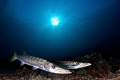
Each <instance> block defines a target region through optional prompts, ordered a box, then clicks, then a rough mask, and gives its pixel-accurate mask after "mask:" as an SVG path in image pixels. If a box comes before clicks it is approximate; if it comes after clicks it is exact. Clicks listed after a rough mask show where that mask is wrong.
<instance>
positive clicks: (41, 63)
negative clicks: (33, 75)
mask: <svg viewBox="0 0 120 80" xmlns="http://www.w3.org/2000/svg"><path fill="white" fill-rule="evenodd" d="M15 59H18V60H19V61H21V66H22V65H24V64H27V65H30V66H33V70H35V69H38V68H39V69H42V70H44V71H47V72H51V73H56V74H71V73H72V72H71V71H69V70H66V69H64V68H61V67H59V66H57V65H55V64H53V63H51V62H49V61H47V60H44V59H41V58H36V57H33V56H29V55H26V53H25V52H24V55H17V54H16V52H15V51H14V56H13V57H12V58H11V60H10V61H14V60H15Z"/></svg>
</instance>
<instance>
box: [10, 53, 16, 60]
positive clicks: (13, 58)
mask: <svg viewBox="0 0 120 80" xmlns="http://www.w3.org/2000/svg"><path fill="white" fill-rule="evenodd" d="M16 55H17V53H16V52H15V51H14V56H13V57H12V58H11V60H10V62H12V61H14V60H15V57H16Z"/></svg>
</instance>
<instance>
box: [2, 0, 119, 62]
mask: <svg viewBox="0 0 120 80" xmlns="http://www.w3.org/2000/svg"><path fill="white" fill-rule="evenodd" d="M54 15H55V16H58V17H59V19H60V23H59V25H58V26H53V25H52V24H51V21H50V20H51V17H53V16H54ZM14 50H15V51H16V52H17V54H22V53H23V51H26V53H27V54H28V55H31V56H36V57H40V58H44V59H47V60H72V59H73V58H75V57H76V56H81V55H85V54H90V53H91V52H96V51H97V52H102V53H104V54H106V55H110V54H120V1H119V0H0V56H1V57H4V58H6V59H10V58H11V57H12V56H13V54H14V53H13V52H14Z"/></svg>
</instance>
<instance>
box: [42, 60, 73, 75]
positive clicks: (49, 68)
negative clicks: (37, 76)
mask: <svg viewBox="0 0 120 80" xmlns="http://www.w3.org/2000/svg"><path fill="white" fill-rule="evenodd" d="M44 68H45V69H46V70H47V71H49V72H51V73H56V74H71V73H72V72H70V71H69V70H66V69H63V68H60V67H58V66H57V65H55V64H52V63H48V62H47V63H45V65H44Z"/></svg>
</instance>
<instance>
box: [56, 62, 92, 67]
mask: <svg viewBox="0 0 120 80" xmlns="http://www.w3.org/2000/svg"><path fill="white" fill-rule="evenodd" d="M56 64H57V65H58V66H59V67H62V68H65V69H79V68H83V67H87V66H90V65H91V63H82V62H75V61H58V62H56Z"/></svg>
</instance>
